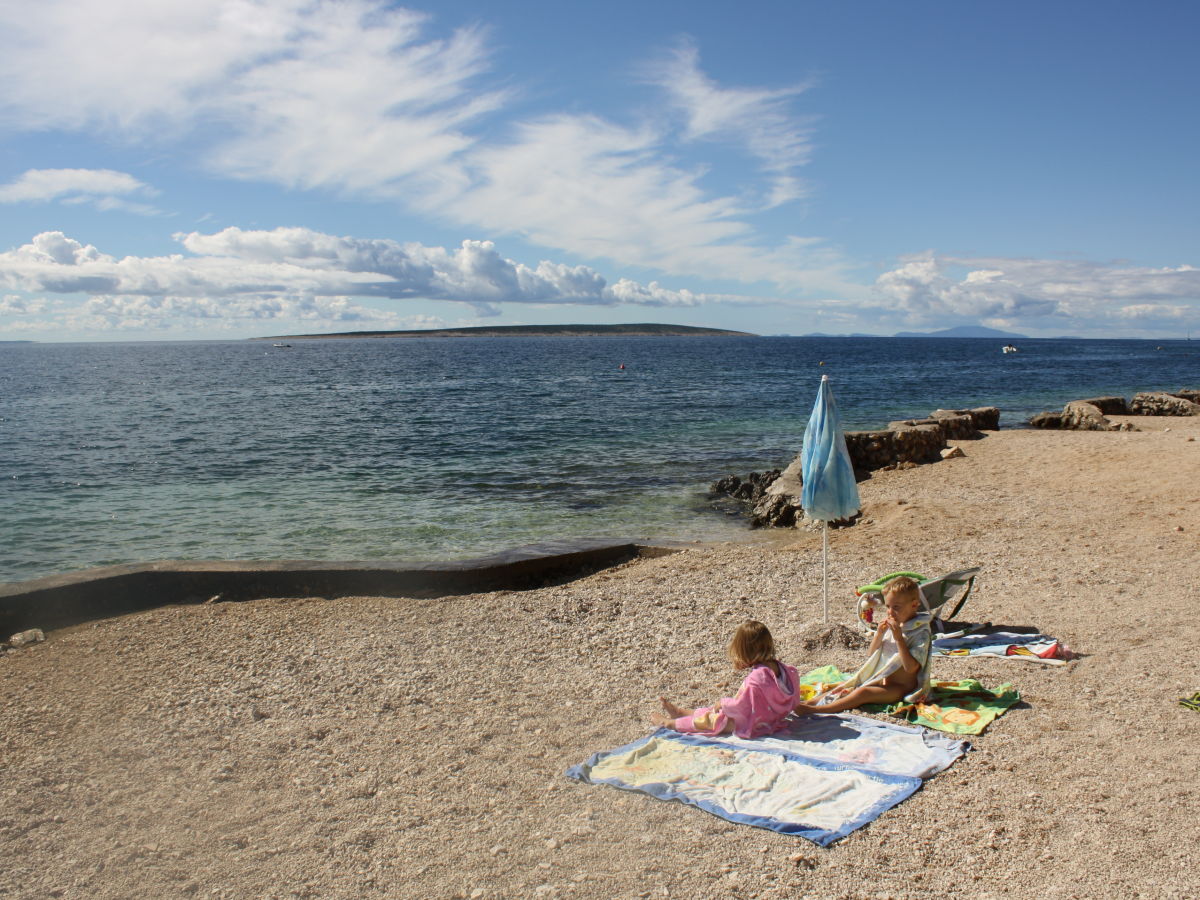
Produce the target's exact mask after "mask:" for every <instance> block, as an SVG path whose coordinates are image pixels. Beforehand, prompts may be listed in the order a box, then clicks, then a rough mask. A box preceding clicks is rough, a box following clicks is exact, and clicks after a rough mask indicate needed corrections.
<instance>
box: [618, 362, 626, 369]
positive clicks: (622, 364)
mask: <svg viewBox="0 0 1200 900" xmlns="http://www.w3.org/2000/svg"><path fill="white" fill-rule="evenodd" d="M617 368H618V369H623V368H625V363H621V364H620V365H619V366H617Z"/></svg>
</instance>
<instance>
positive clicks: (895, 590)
mask: <svg viewBox="0 0 1200 900" xmlns="http://www.w3.org/2000/svg"><path fill="white" fill-rule="evenodd" d="M896 594H899V595H901V596H904V595H907V596H909V597H911V598H912V599H913V600H915V601H916V602H917V603H920V602H921V587H920V585H918V584H917V583H916V582H915V581H913V580H912V579H911V578H909V577H908V576H907V575H898V576H896V577H895V578H893V579H892V580H891V581H889V582H888V583H887V584H885V585H884V586H883V596H884V599H887V598H888V597H891V596H894V595H896Z"/></svg>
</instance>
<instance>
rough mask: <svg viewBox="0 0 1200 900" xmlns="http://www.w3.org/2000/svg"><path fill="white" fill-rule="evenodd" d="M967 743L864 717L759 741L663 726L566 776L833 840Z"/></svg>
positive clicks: (800, 726)
mask: <svg viewBox="0 0 1200 900" xmlns="http://www.w3.org/2000/svg"><path fill="white" fill-rule="evenodd" d="M967 746H968V745H967V744H966V743H965V742H963V741H959V740H953V739H951V738H946V737H943V736H942V735H934V734H930V733H929V732H927V731H924V730H923V729H919V728H912V727H908V726H903V725H894V724H891V723H889V722H879V721H876V720H874V719H868V718H865V717H863V716H854V715H845V714H843V715H829V716H807V717H804V718H802V719H798V720H796V721H794V722H790V723H789V724H788V727H787V728H785V729H784V730H782V731H779V732H776V733H775V734H773V735H771V736H770V737H766V738H757V739H743V738H738V737H735V736H733V735H720V736H717V737H708V736H700V735H690V734H687V735H685V734H678V733H676V732H673V731H669V730H667V729H659V730H658V731H656V732H654V733H653V734H651V735H649V736H648V737H645V738H642V739H640V740H637V741H634V742H633V743H631V744H627V745H626V746H624V747H620V748H618V749H616V750H612V751H608V752H605V753H597V754H596V755H594V756H593V757H591V759H589V760H588V761H587V762H585V763H583V764H581V765H578V766H573V767H571V768H570V769H568V770H567V772H566V774H567V776H568V777H570V778H574V779H577V780H579V781H585V782H591V783H598V784H610V785H613V786H614V787H618V788H622V789H625V790H633V791H641V792H643V793H646V794H649V795H650V796H653V797H657V798H658V799H661V800H675V801H679V802H681V803H687V804H690V805H692V806H696V807H699V808H700V809H704V810H706V811H708V812H710V813H713V814H714V815H717V816H720V817H721V818H723V819H727V820H728V821H730V822H737V823H740V824H745V825H753V826H757V827H759V828H768V829H771V830H772V831H778V832H781V833H783V834H792V835H797V836H799V837H804V838H807V839H808V840H810V841H812V842H813V843H816V844H819V845H820V846H823V847H824V846H828V845H829V844H831V843H833V842H834V841H836V840H838V839H839V838H842V837H844V836H846V835H847V834H849V833H851V832H852V831H854V830H855V829H857V828H860V827H862V826H863V825H865V824H867V823H868V822H870V821H872V820H873V819H875V818H876V817H877V816H879V815H880V814H881V813H883V812H884V811H886V810H888V809H891V808H892V807H893V806H895V805H896V804H897V803H899V802H901V801H902V800H904V799H905V798H906V797H908V796H909V795H910V794H912V792H913V791H915V790H916V789H917V788H918V787H919V786H920V784H921V781H922V779H923V778H927V777H930V776H932V775H934V774H936V773H938V772H940V771H942V770H943V769H945V768H946V767H947V766H949V765H951V764H952V763H953V762H954V761H955V760H956V759H958V757H960V756H962V755H963V753H964V752H965V750H966V748H967Z"/></svg>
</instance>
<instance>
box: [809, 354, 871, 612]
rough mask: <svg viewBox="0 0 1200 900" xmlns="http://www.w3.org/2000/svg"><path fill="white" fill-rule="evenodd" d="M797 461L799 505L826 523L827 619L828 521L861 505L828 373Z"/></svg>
mask: <svg viewBox="0 0 1200 900" xmlns="http://www.w3.org/2000/svg"><path fill="white" fill-rule="evenodd" d="M800 465H801V472H800V477H801V480H802V482H803V485H802V490H801V493H800V505H801V506H803V507H804V513H805V515H807V516H808V517H809V518H810V519H815V520H816V521H818V522H824V523H825V527H824V529H822V531H823V533H824V540H823V542H822V555H821V562H822V566H821V569H822V582H823V588H822V598H823V602H824V615H825V621H826V622H828V621H829V523H830V522H836V521H838V520H839V519H848V518H850V517H851V516H852V515H854V514H855V513H856V512H858V511H859V509H860V508H861V506H862V501H860V500H859V497H858V483H857V482H856V481H855V480H854V466H853V465H851V463H850V453H849V451H848V450H847V449H846V436H845V435H844V434H843V433H842V420H841V417H840V416H839V415H838V411H837V405H836V404H835V403H834V402H833V391H832V390H831V389H830V387H829V376H828V375H822V376H821V387H820V389H819V390H818V391H817V402H816V403H814V404H813V410H812V415H810V416H809V417H808V428H806V429H805V430H804V444H803V445H802V447H801V449H800Z"/></svg>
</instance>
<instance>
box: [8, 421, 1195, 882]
mask: <svg viewBox="0 0 1200 900" xmlns="http://www.w3.org/2000/svg"><path fill="white" fill-rule="evenodd" d="M1114 420H1115V421H1128V422H1131V423H1133V424H1134V425H1135V426H1136V427H1137V428H1138V429H1140V430H1138V431H1128V432H1070V431H1033V430H1013V431H1002V432H994V433H989V434H987V436H986V437H984V438H982V439H980V440H973V441H961V442H956V443H957V445H958V446H960V447H961V448H962V450H963V452H964V454H965V455H964V456H963V457H961V458H955V459H948V460H944V461H942V462H938V463H934V464H930V465H925V466H919V467H917V468H913V469H906V470H898V471H881V472H876V473H874V474H873V476H872V477H871V478H870V479H869V480H867V481H864V482H863V483H861V484H860V485H859V488H860V492H861V495H862V500H863V506H864V508H863V517H862V520H861V521H860V522H859V523H858V524H857V525H855V526H854V527H851V528H847V529H841V530H837V531H835V532H834V533H832V535H831V541H830V565H829V568H830V610H831V611H830V619H831V621H832V622H835V623H844V624H847V625H849V624H850V623H851V622H852V616H853V613H852V601H853V596H854V595H853V589H854V587H855V586H856V585H860V584H864V583H867V582H870V581H872V580H874V579H875V578H876V577H878V576H880V575H882V574H884V573H886V572H890V571H896V570H913V571H918V572H923V573H926V574H929V575H937V574H942V573H944V572H949V571H951V570H954V569H959V568H963V567H966V566H971V565H978V566H981V567H982V572H981V574H980V577H979V580H978V584H977V587H976V591H975V593H974V594H973V595H972V597H971V598H970V600H969V602H968V603H967V605H966V607H965V608H964V609H963V611H962V613H961V614H960V616H959V620H960V621H968V622H981V621H989V622H993V623H996V624H1006V625H1013V626H1030V627H1035V628H1037V629H1039V630H1040V631H1042V632H1045V633H1046V634H1049V635H1052V636H1054V637H1056V638H1059V639H1060V640H1062V641H1064V642H1066V643H1067V644H1068V645H1069V646H1070V647H1071V648H1072V649H1073V650H1074V651H1076V652H1077V653H1079V654H1081V658H1079V659H1077V660H1074V661H1072V662H1070V663H1068V664H1067V665H1064V666H1060V667H1050V666H1040V665H1036V664H1031V663H1028V662H1023V661H1018V660H1012V659H986V658H984V659H981V658H959V659H939V660H937V661H936V662H935V669H934V674H935V677H937V678H944V679H957V678H967V677H970V678H977V679H979V680H980V681H982V682H984V683H985V684H986V685H988V686H990V687H995V686H997V685H999V684H1002V683H1005V682H1011V683H1013V684H1015V685H1016V687H1017V688H1018V689H1019V690H1020V692H1021V695H1022V697H1023V701H1024V702H1023V703H1022V704H1021V705H1019V706H1018V707H1016V708H1014V709H1012V710H1010V711H1009V712H1007V713H1006V714H1005V715H1004V716H1002V717H1001V718H999V719H997V720H996V721H995V722H994V723H992V725H991V726H990V727H989V728H988V729H987V731H985V732H984V733H983V734H982V735H980V736H978V737H977V738H973V739H972V745H973V749H972V750H971V752H969V753H968V754H967V755H966V756H965V757H963V758H962V759H960V760H958V761H957V762H956V763H955V764H954V765H953V766H952V767H951V768H950V769H949V770H947V771H945V772H943V773H941V774H939V775H937V776H936V777H934V778H932V779H930V780H929V781H928V782H927V783H926V784H925V785H924V786H923V787H922V789H921V790H919V791H918V792H917V793H916V794H914V795H913V796H911V797H910V798H909V799H907V800H906V801H905V802H903V803H902V804H900V805H899V806H897V807H895V808H893V809H891V810H889V811H887V812H885V813H884V814H883V815H881V816H880V817H879V818H878V819H876V820H875V821H874V822H872V823H870V824H869V825H867V826H866V827H864V828H862V829H860V830H859V831H856V832H854V833H853V834H851V835H849V836H848V837H846V838H844V839H843V840H841V841H840V842H838V843H836V844H834V845H833V846H831V847H829V848H827V849H821V848H818V847H816V846H814V845H813V844H810V843H808V842H807V841H804V840H803V839H799V838H795V837H788V836H784V835H779V834H775V833H773V832H769V831H765V830H761V829H755V828H750V827H746V826H740V825H733V824H730V823H728V822H725V821H723V820H721V819H719V818H716V817H714V816H712V815H709V814H707V813H705V812H703V811H701V810H698V809H695V808H692V807H685V806H682V805H680V804H676V803H663V802H659V801H656V800H653V799H650V798H649V797H647V796H644V795H641V794H632V793H625V792H621V791H618V790H615V789H613V788H611V787H607V786H603V785H586V784H580V783H577V782H574V781H570V780H568V779H567V778H565V777H564V776H563V771H564V770H565V769H566V768H567V767H569V766H571V765H574V764H576V763H579V762H581V761H583V760H584V759H586V758H587V757H589V756H590V755H591V754H593V753H595V752H597V751H600V750H605V749H611V748H614V747H617V746H620V745H623V744H625V743H628V742H630V741H632V740H634V739H636V738H637V737H639V736H641V735H644V734H646V733H647V732H648V731H649V730H650V728H651V726H650V725H649V716H650V714H651V712H653V711H654V710H655V709H656V708H657V706H656V698H657V697H658V696H659V695H663V694H665V695H667V696H670V697H671V698H672V699H674V700H675V701H676V702H679V703H681V704H684V705H691V704H695V703H701V702H704V701H707V700H711V699H715V698H716V697H717V696H721V695H723V694H728V693H732V692H733V691H734V690H735V689H736V686H737V684H738V681H739V676H738V674H737V673H735V672H733V671H732V669H731V668H730V666H729V664H728V662H727V661H726V659H725V655H724V648H725V644H726V642H727V641H728V638H729V635H730V633H731V632H732V630H733V628H734V627H735V626H736V625H737V623H738V622H740V621H741V620H743V619H745V618H751V617H753V618H758V619H761V620H763V621H764V622H766V623H767V624H768V625H769V626H770V627H771V629H772V631H773V632H774V635H775V638H776V642H777V645H778V647H779V650H780V653H781V656H782V658H784V659H785V660H786V661H788V662H791V663H792V664H794V665H795V666H797V668H799V669H800V670H801V671H805V670H807V669H809V668H814V667H816V666H820V665H824V664H828V663H834V664H837V665H839V666H840V667H842V668H843V669H844V670H847V669H851V668H853V667H854V666H855V665H856V664H857V663H858V662H859V661H860V659H861V656H862V651H861V650H860V649H854V648H850V647H845V646H836V645H834V644H830V645H829V646H820V645H818V646H811V645H812V642H811V641H809V642H808V644H809V645H810V646H809V647H807V648H806V647H805V636H806V635H810V634H811V633H812V632H813V629H814V627H815V626H817V625H819V624H820V623H821V536H820V533H819V532H817V531H811V530H806V529H803V528H799V529H786V530H783V529H781V530H778V531H774V532H771V533H769V534H767V533H763V532H759V533H755V534H754V540H748V541H747V542H745V543H734V544H719V545H692V546H687V547H685V548H683V549H679V550H678V552H674V553H670V554H667V555H657V556H655V555H647V556H646V557H644V558H640V559H636V560H634V561H631V562H629V563H626V564H623V565H621V566H618V567H616V568H611V569H606V570H603V571H600V572H596V573H594V574H590V575H587V576H584V577H580V578H578V579H574V580H571V581H569V582H566V583H556V584H548V585H545V586H542V587H539V588H536V589H532V590H526V591H502V592H492V593H486V594H477V595H471V596H460V597H449V598H432V599H431V598H410V599H385V598H372V597H360V598H344V599H339V600H336V601H334V600H320V599H290V598H275V599H266V600H258V601H253V602H248V603H213V604H208V605H189V606H181V605H172V602H173V598H171V597H163V598H161V601H162V603H163V605H162V606H161V607H159V608H157V609H153V610H149V611H146V612H142V613H138V614H133V615H129V616H124V617H120V618H112V619H105V620H100V621H94V622H88V623H85V624H82V625H78V626H74V627H71V628H67V629H62V630H57V631H49V632H48V633H47V640H46V641H45V642H43V643H37V644H33V645H30V646H28V647H24V648H21V649H19V650H10V651H9V652H7V653H5V654H3V655H2V656H0V696H3V697H4V701H3V703H4V705H3V715H2V716H0V750H2V758H3V760H4V763H3V777H2V778H0V895H3V896H5V897H13V898H44V897H65V898H75V897H78V898H97V900H99V898H104V900H108V898H113V900H115V898H146V897H152V898H173V897H181V898H187V897H216V898H287V897H306V898H376V897H378V898H385V897H388V898H393V897H396V898H472V900H480V898H525V897H578V898H645V897H677V898H707V897H730V898H776V897H778V898H783V897H801V896H803V897H813V898H826V897H828V898H860V897H861V898H877V897H896V898H902V897H914V898H915V897H951V896H958V897H978V898H984V897H1007V896H1029V895H1031V894H1034V895H1038V896H1044V897H1050V898H1091V897H1097V896H1105V897H1130V898H1135V897H1145V898H1165V897H1175V898H1193V897H1200V870H1197V868H1196V867H1195V865H1194V861H1193V860H1192V858H1191V857H1192V855H1193V854H1194V848H1195V847H1196V846H1198V845H1200V824H1198V820H1197V810H1198V809H1200V781H1198V780H1197V772H1200V742H1198V741H1197V737H1198V735H1200V714H1197V713H1196V712H1195V711H1192V710H1189V709H1186V708H1184V707H1182V706H1180V705H1179V704H1178V703H1177V702H1176V701H1177V699H1178V698H1179V697H1182V696H1184V695H1186V694H1191V693H1192V692H1193V691H1195V690H1197V689H1200V656H1198V655H1197V653H1196V645H1195V638H1196V626H1195V617H1196V613H1197V610H1198V609H1200V606H1198V604H1197V601H1196V600H1195V597H1194V591H1195V587H1194V584H1193V581H1194V577H1193V576H1194V570H1195V562H1196V559H1197V558H1198V551H1200V541H1198V538H1200V482H1198V481H1197V477H1196V476H1197V473H1198V472H1200V417H1192V418H1175V417H1169V418H1168V417H1150V416H1140V417H1136V418H1128V419H1124V418H1117V417H1114Z"/></svg>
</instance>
